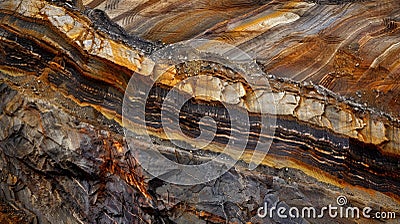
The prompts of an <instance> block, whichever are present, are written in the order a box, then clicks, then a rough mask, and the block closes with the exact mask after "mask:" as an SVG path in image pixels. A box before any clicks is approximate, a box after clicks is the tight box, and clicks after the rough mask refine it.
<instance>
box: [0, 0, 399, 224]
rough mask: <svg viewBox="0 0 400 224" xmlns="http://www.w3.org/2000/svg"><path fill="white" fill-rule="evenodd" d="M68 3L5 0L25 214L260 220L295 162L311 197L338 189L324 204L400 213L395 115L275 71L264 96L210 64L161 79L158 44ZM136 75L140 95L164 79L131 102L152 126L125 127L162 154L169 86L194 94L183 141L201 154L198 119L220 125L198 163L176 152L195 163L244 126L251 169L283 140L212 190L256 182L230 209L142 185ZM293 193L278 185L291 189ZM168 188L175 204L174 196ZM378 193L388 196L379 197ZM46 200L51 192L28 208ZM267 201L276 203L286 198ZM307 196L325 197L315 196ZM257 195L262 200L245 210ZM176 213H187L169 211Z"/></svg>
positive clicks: (14, 181) (15, 159) (11, 186)
mask: <svg viewBox="0 0 400 224" xmlns="http://www.w3.org/2000/svg"><path fill="white" fill-rule="evenodd" d="M71 4H72V3H71ZM71 4H69V3H68V4H66V3H65V4H64V3H59V4H52V3H49V2H47V1H42V0H23V1H7V2H1V3H0V9H1V11H0V18H1V23H0V27H1V31H0V32H1V33H0V36H1V42H0V50H1V51H0V53H1V57H0V60H1V64H0V71H1V76H0V77H1V83H2V85H1V92H2V98H3V100H2V102H3V103H2V106H1V112H2V113H1V117H0V122H1V124H2V127H4V130H3V131H2V132H1V136H0V137H1V138H0V143H1V145H0V147H1V149H2V162H3V164H2V167H3V170H5V171H4V172H2V180H4V182H3V184H2V189H3V193H2V196H3V197H4V198H5V199H6V200H9V201H15V202H18V203H19V206H20V207H21V208H26V209H28V211H27V213H33V214H34V215H33V216H34V217H36V219H38V221H39V222H56V221H57V220H58V219H63V220H70V221H71V222H78V221H81V222H91V221H93V220H97V221H104V222H112V221H116V222H128V221H131V220H137V222H162V221H164V222H168V220H171V219H172V220H175V221H177V220H179V219H182V220H189V219H190V218H193V217H192V216H195V217H196V219H198V220H208V221H212V222H216V223H218V222H224V221H232V222H245V221H250V220H251V219H252V218H254V217H255V212H256V210H257V206H261V205H262V204H263V200H264V199H265V197H269V196H267V192H269V190H268V189H270V188H274V186H275V185H276V183H275V185H274V183H272V182H271V183H269V182H268V178H269V177H270V176H271V175H272V176H276V175H278V174H277V173H279V169H281V168H286V167H288V168H290V170H291V172H293V173H294V174H293V175H294V176H296V177H297V178H298V182H300V187H299V188H301V189H302V192H304V189H305V188H306V186H307V184H308V183H310V182H313V181H316V184H314V185H313V186H315V188H318V189H321V188H323V187H327V186H330V187H328V188H331V189H333V190H332V191H334V192H336V193H330V192H329V191H328V192H324V193H323V196H324V198H325V200H327V199H328V198H329V199H332V198H334V196H332V195H335V194H337V192H341V191H342V190H340V189H348V191H349V194H350V195H351V194H352V195H353V196H352V199H353V200H354V203H355V204H360V205H362V204H363V203H362V200H364V199H367V201H369V202H370V203H371V204H374V205H376V204H377V203H378V202H381V203H383V205H384V207H385V208H390V209H392V210H395V211H396V212H398V210H399V207H398V201H399V194H400V180H399V178H400V176H399V175H400V172H398V171H399V169H400V164H399V149H400V137H399V136H400V123H399V121H398V120H397V119H398V116H395V115H393V113H392V112H390V111H389V112H388V113H384V112H377V110H375V109H373V108H370V107H368V106H365V105H361V104H358V103H356V102H354V101H352V100H350V99H348V98H345V97H341V96H340V95H338V94H336V93H334V92H332V91H330V90H328V89H326V88H324V87H323V86H319V85H314V84H312V83H311V82H308V83H299V82H295V81H290V80H288V79H282V78H276V77H274V76H268V81H269V84H270V87H271V88H270V89H269V90H268V91H267V90H265V86H262V85H260V84H259V83H257V80H256V79H255V80H254V82H253V83H248V82H246V81H245V80H243V79H242V78H241V74H238V73H236V72H235V71H233V70H231V69H230V68H228V67H225V66H224V65H220V64H218V63H212V62H209V61H192V62H189V63H182V64H178V65H174V66H171V67H169V69H168V70H167V71H166V72H165V73H162V74H161V76H158V75H159V74H156V73H157V71H155V70H154V67H153V66H151V63H149V60H150V61H151V59H150V58H149V55H150V54H151V53H152V51H154V50H156V49H157V48H161V47H162V46H161V44H155V43H152V42H148V41H144V40H142V39H140V38H133V37H130V36H129V35H128V34H126V33H125V32H124V31H123V30H122V29H121V28H119V27H118V26H116V25H115V24H113V23H111V22H110V21H107V17H105V19H104V20H102V23H101V22H99V18H102V16H104V14H101V13H100V12H99V11H92V10H86V11H85V12H83V11H82V9H80V8H79V7H81V6H80V5H79V4H78V5H75V6H74V5H71ZM307 4H311V3H307ZM243 21H246V19H243ZM107 30H111V31H107ZM155 77H157V78H158V79H156V78H155ZM188 77H195V79H193V80H192V82H193V83H190V82H189V83H185V84H184V85H183V84H182V83H181V82H180V81H182V80H184V79H186V78H188ZM196 77H197V78H196ZM131 79H133V80H135V83H137V86H138V88H144V89H146V88H149V87H151V86H149V85H151V84H152V83H155V85H154V86H153V87H152V91H151V92H150V96H149V97H148V98H145V97H144V96H145V95H144V94H142V93H140V92H139V93H138V94H139V96H142V97H137V98H135V99H133V101H137V102H139V103H141V104H143V105H145V107H146V110H145V111H142V113H144V114H145V115H146V119H147V120H146V121H147V125H146V127H144V126H141V125H139V124H138V122H137V121H136V120H135V119H136V118H135V117H129V116H128V117H127V119H128V120H129V121H130V122H129V124H130V125H129V126H128V127H126V128H129V129H130V130H132V131H134V132H137V133H142V132H143V131H144V130H147V131H148V132H150V134H151V135H152V136H153V137H154V138H155V139H156V141H157V142H159V144H157V145H158V146H157V150H160V151H162V152H163V153H165V154H166V155H168V156H170V157H173V155H171V154H170V149H171V146H169V145H168V143H165V142H164V141H163V140H168V138H167V137H166V135H165V133H164V131H163V129H162V126H160V113H161V106H162V103H163V100H164V98H165V97H166V94H167V93H168V92H169V91H170V90H171V89H172V88H173V87H175V90H177V91H176V93H175V94H176V96H175V97H176V98H179V97H183V96H190V97H191V100H190V101H189V102H188V103H187V104H186V105H185V107H183V108H181V109H180V110H179V111H176V109H179V108H170V110H171V111H170V113H172V114H176V113H179V116H180V121H179V122H180V126H181V129H182V130H183V132H184V133H185V135H180V134H179V133H177V134H176V135H174V137H175V138H176V140H180V141H184V142H186V143H188V144H190V145H194V146H195V145H196V144H197V141H195V140H193V138H191V137H196V136H197V135H198V134H199V133H198V132H199V118H201V117H203V116H205V115H207V116H209V117H212V118H214V120H216V121H217V122H218V129H217V135H216V137H215V138H214V140H213V142H212V143H211V144H210V145H209V146H207V148H206V150H204V152H195V153H193V155H189V153H187V152H186V153H185V151H184V150H181V149H179V148H173V150H176V151H178V152H179V153H181V154H182V157H184V158H183V159H182V158H181V160H183V161H185V157H187V156H194V158H196V159H197V160H199V161H202V160H204V159H205V160H207V158H211V157H212V155H213V153H214V152H219V151H220V148H223V147H224V146H225V145H226V142H227V140H229V138H230V136H231V135H230V134H231V133H232V132H237V133H241V134H243V136H246V135H249V138H248V139H244V138H243V139H238V140H239V141H248V143H247V144H246V150H245V153H244V155H243V156H242V157H241V159H242V160H243V161H244V162H246V161H249V158H250V157H251V156H252V153H253V149H254V147H255V143H257V142H259V141H263V140H268V139H272V138H273V139H274V140H273V141H274V143H273V144H272V146H271V149H270V151H269V153H268V155H267V157H266V158H265V159H264V160H263V162H262V164H263V165H264V166H262V167H259V168H258V170H255V171H254V172H253V173H252V172H249V171H245V170H244V168H243V166H244V165H243V164H239V165H237V167H236V168H234V170H231V171H229V172H228V173H227V174H226V175H224V176H223V177H221V178H220V179H218V180H215V181H213V182H211V183H208V185H210V186H211V185H212V187H210V188H212V189H214V188H215V187H216V186H215V185H216V183H219V182H224V181H225V182H228V180H232V181H233V180H234V181H239V180H242V179H244V183H243V182H240V181H239V182H240V183H238V184H237V186H236V185H235V187H234V190H232V191H225V192H223V191H222V190H221V192H220V193H221V195H223V196H224V198H225V197H227V198H229V197H231V196H232V195H231V196H230V195H229V194H231V193H232V194H234V193H233V192H235V190H237V191H238V192H239V190H240V189H242V190H243V189H245V188H246V187H248V188H249V189H248V191H249V192H247V193H246V194H243V198H240V197H242V196H240V197H239V196H238V198H230V199H229V200H228V201H229V203H228V202H227V204H226V205H225V204H224V203H225V202H221V201H218V200H217V201H214V202H212V203H211V204H213V203H214V204H218V203H222V205H223V206H222V210H218V209H216V210H213V208H212V206H211V207H210V206H209V207H207V206H205V205H202V206H199V207H201V208H196V205H195V204H191V203H193V201H191V200H190V199H189V197H184V196H182V195H181V194H182V191H184V190H183V189H185V188H184V187H179V186H174V185H169V184H166V183H162V181H158V180H157V179H153V180H147V179H146V178H150V177H149V176H148V175H147V174H142V172H141V171H140V168H139V167H137V166H136V162H135V159H134V155H131V154H130V151H129V150H128V148H127V147H126V146H125V143H124V141H123V138H122V134H123V132H122V128H123V127H122V102H123V98H124V93H125V90H126V88H127V85H128V82H129V80H131ZM179 83H180V84H179ZM177 84H179V85H177ZM230 90H233V91H230ZM128 91H129V90H128ZM128 95H129V94H128ZM128 100H129V99H128ZM222 103H224V104H225V105H229V107H230V108H231V109H232V110H235V111H238V112H239V113H241V114H243V116H248V117H250V119H249V120H250V126H251V127H252V128H250V132H249V133H243V131H242V130H240V129H237V128H240V127H231V126H230V122H231V121H230V118H229V117H228V116H226V113H225V112H224V110H225V109H224V107H223V105H222ZM270 105H274V107H271V106H270ZM143 108H144V107H143ZM271 108H274V109H271ZM259 117H266V118H271V117H273V118H274V119H276V123H275V124H271V127H261V128H267V129H274V131H275V136H272V135H261V134H260V133H261V131H260V129H261V128H260V127H259ZM204 125H205V126H208V125H211V124H208V123H206V124H204ZM226 130H229V131H228V132H227V131H226ZM188 136H189V137H188ZM134 141H135V140H134ZM146 144H148V143H145V142H140V141H139V140H136V142H135V145H136V146H137V147H138V148H143V150H145V149H146V148H148V146H146ZM175 159H176V158H175ZM266 167H271V171H268V169H267V168H266ZM263 172H266V174H262V173H263ZM269 172H271V173H272V174H271V173H269ZM260 175H261V176H262V177H259V176H260ZM252 178H255V179H252ZM271 178H272V177H271ZM307 178H309V179H307ZM312 178H315V179H312ZM272 179H273V178H272ZM275 179H276V177H275ZM264 182H265V183H264ZM208 185H207V184H205V185H201V186H198V188H200V189H202V190H199V191H197V192H196V190H193V191H190V192H191V193H190V194H191V195H193V196H194V197H199V198H201V197H202V196H201V195H200V196H199V195H197V196H196V194H197V193H198V192H203V194H204V195H206V198H208V199H207V200H211V198H212V197H211V196H210V195H213V194H214V193H215V191H212V190H210V192H209V191H208V190H206V189H207V186H208ZM261 185H262V186H264V185H268V186H264V187H260V186H261ZM278 185H279V184H278ZM288 185H290V184H288V183H287V182H285V181H282V186H288ZM40 186H43V189H41V187H40ZM223 186H225V185H223ZM275 187H276V186H275ZM257 189H258V190H257ZM260 189H264V190H265V192H258V193H259V195H258V196H256V197H255V198H254V199H250V196H249V195H251V194H253V193H254V192H250V191H253V190H254V191H260ZM47 190H50V191H49V193H47ZM170 191H171V197H172V196H173V197H174V200H176V201H178V202H176V203H175V202H172V201H170V198H169V196H168V197H167V199H166V198H165V195H166V194H169V193H166V192H170ZM276 191H277V192H280V193H279V194H281V193H282V192H281V190H280V189H278V190H276ZM294 191H295V192H296V191H299V190H298V188H296V189H295V190H294ZM369 193H371V194H375V195H379V198H378V199H373V197H372V196H369V195H368V194H369ZM282 194H284V193H282ZM36 195H39V196H40V197H41V198H40V199H34V200H31V199H32V198H36V197H37V196H36ZM204 195H203V196H204ZM261 195H262V196H261ZM303 196H304V195H303ZM303 196H302V197H303ZM271 197H273V198H275V199H274V200H278V199H276V195H274V196H271ZM280 197H282V198H285V197H288V196H283V195H280ZM44 198H48V199H46V200H48V203H46V200H45V199H44ZM303 198H306V199H309V200H311V201H313V202H315V200H316V199H315V198H313V197H312V196H309V195H308V196H304V197H303ZM71 199H74V200H73V201H71V202H70V201H69V202H66V201H67V200H71ZM203 199H204V198H203ZM207 200H205V201H207ZM252 200H254V201H252ZM332 200H333V199H332ZM185 201H186V202H188V201H189V202H190V203H189V204H190V205H189V206H188V207H184V205H185ZM205 201H203V202H204V203H205V204H207V203H206V202H205ZM248 201H252V202H251V204H252V205H251V206H245V207H246V209H242V210H241V208H243V205H244V204H245V203H247V202H248ZM290 203H293V201H291V202H290ZM224 205H225V206H228V207H230V208H232V211H228V210H226V209H224ZM318 205H323V204H318ZM182 206H183V207H184V208H183V207H182ZM102 207H105V210H102ZM180 210H182V211H183V212H184V214H185V215H181V216H179V217H175V216H174V215H172V213H174V212H178V211H180ZM236 210H237V211H236ZM234 211H236V213H237V214H239V213H240V215H235V212H234ZM239 211H240V212H239ZM227 213H228V214H227ZM242 213H243V214H242ZM52 214H57V216H52ZM35 215H36V216H35ZM171 217H172V218H171ZM275 221H277V220H275ZM278 221H279V220H278ZM67 222H68V221H67ZM177 222H179V221H177ZM181 222H184V221H181Z"/></svg>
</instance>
